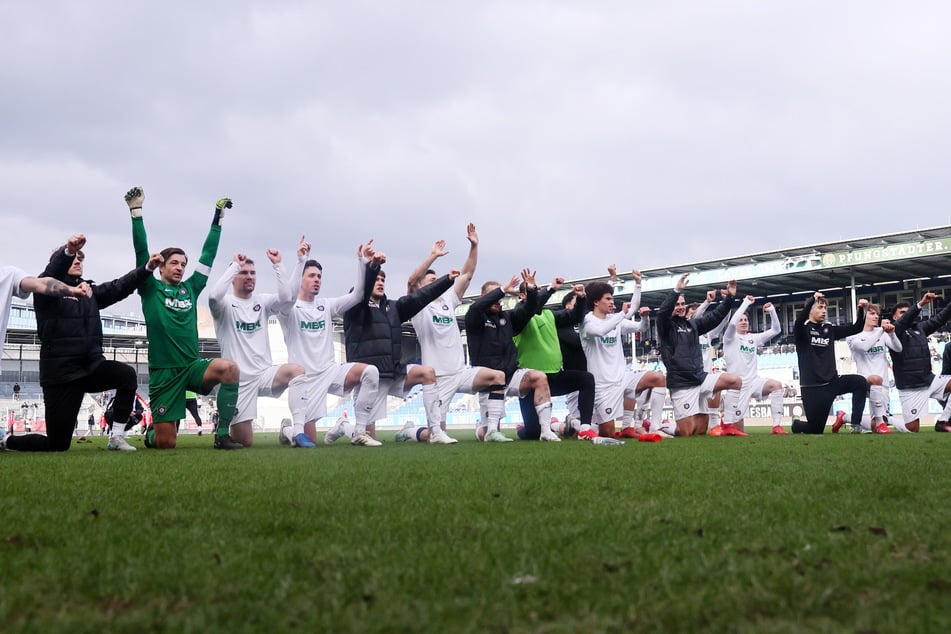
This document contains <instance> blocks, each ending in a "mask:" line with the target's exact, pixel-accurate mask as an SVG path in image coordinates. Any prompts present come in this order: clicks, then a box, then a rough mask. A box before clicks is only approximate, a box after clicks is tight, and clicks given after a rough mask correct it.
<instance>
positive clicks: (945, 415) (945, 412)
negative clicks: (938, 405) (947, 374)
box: [938, 392, 951, 423]
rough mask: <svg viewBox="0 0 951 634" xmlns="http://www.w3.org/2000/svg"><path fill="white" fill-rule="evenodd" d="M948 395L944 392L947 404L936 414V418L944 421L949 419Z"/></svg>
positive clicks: (950, 417)
mask: <svg viewBox="0 0 951 634" xmlns="http://www.w3.org/2000/svg"><path fill="white" fill-rule="evenodd" d="M948 396H949V395H948V393H947V392H945V393H944V397H945V398H947V399H948V404H947V405H945V406H944V410H943V411H942V412H941V414H939V415H938V420H939V421H942V422H945V423H946V422H948V421H949V420H951V398H948Z"/></svg>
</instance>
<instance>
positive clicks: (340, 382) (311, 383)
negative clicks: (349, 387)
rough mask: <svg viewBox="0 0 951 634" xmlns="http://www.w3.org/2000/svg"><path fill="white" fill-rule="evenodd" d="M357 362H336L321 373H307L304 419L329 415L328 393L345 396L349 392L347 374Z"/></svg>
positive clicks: (315, 418) (312, 419)
mask: <svg viewBox="0 0 951 634" xmlns="http://www.w3.org/2000/svg"><path fill="white" fill-rule="evenodd" d="M354 365H355V364H353V363H334V364H333V365H331V366H330V367H329V368H327V369H326V370H324V371H323V372H319V373H307V374H305V375H304V376H305V379H306V382H307V383H306V386H305V388H304V395H305V398H306V399H307V404H306V405H305V407H304V420H305V421H308V422H310V421H315V420H317V419H319V418H323V417H324V416H326V415H327V395H328V394H333V395H335V396H343V395H344V394H346V393H347V391H346V389H344V386H345V385H346V384H347V374H348V373H349V372H350V368H352V367H353V366H354Z"/></svg>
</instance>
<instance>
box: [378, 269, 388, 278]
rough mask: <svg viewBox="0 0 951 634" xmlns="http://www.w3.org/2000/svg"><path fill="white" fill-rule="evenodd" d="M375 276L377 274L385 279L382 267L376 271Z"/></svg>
mask: <svg viewBox="0 0 951 634" xmlns="http://www.w3.org/2000/svg"><path fill="white" fill-rule="evenodd" d="M376 276H377V277H382V278H383V279H384V280H385V279H386V271H384V270H383V269H380V270H379V271H377V272H376Z"/></svg>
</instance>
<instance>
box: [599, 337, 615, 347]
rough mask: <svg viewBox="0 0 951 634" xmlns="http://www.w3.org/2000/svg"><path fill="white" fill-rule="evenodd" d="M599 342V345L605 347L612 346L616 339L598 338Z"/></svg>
mask: <svg viewBox="0 0 951 634" xmlns="http://www.w3.org/2000/svg"><path fill="white" fill-rule="evenodd" d="M598 339H600V340H601V343H602V344H604V345H606V346H613V345H614V344H616V343H617V337H598Z"/></svg>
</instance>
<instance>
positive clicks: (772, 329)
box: [758, 302, 783, 345]
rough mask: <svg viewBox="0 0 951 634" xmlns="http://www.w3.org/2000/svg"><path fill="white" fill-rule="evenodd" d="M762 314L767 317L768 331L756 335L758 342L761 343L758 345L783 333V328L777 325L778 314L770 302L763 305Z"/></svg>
mask: <svg viewBox="0 0 951 634" xmlns="http://www.w3.org/2000/svg"><path fill="white" fill-rule="evenodd" d="M763 312H765V313H766V314H767V315H769V329H767V330H765V331H764V332H762V333H760V334H759V335H758V337H759V341H761V342H762V343H761V344H760V345H762V344H763V343H766V342H767V341H769V340H770V339H772V338H773V337H775V336H776V335H778V334H780V333H781V332H782V331H783V326H782V324H780V323H779V313H777V312H776V307H775V306H773V303H772V302H767V303H765V304H763Z"/></svg>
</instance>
